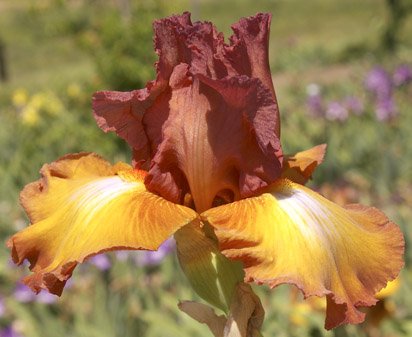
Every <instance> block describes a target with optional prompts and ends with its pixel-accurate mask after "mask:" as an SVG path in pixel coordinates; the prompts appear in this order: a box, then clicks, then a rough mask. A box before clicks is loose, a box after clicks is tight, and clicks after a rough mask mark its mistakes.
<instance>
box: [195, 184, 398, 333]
mask: <svg viewBox="0 0 412 337" xmlns="http://www.w3.org/2000/svg"><path fill="white" fill-rule="evenodd" d="M202 217H203V218H204V220H207V221H208V222H209V223H210V224H211V225H212V226H213V227H214V228H215V229H216V235H217V237H218V239H219V242H220V248H221V250H222V252H223V254H224V255H226V256H227V257H229V258H231V259H234V260H240V261H242V262H243V264H244V268H245V272H246V280H247V281H256V282H258V283H266V284H269V285H270V286H271V287H275V286H277V285H279V284H281V283H291V284H295V285H296V286H297V287H298V288H299V289H301V290H302V292H303V293H304V295H305V297H308V296H313V295H315V296H323V295H326V296H327V317H326V324H325V326H326V328H327V329H331V328H333V327H336V326H338V325H340V324H344V323H359V322H361V321H363V319H364V313H362V312H360V311H359V310H358V307H362V306H371V305H373V304H375V303H376V299H375V297H374V295H375V294H376V293H377V292H378V291H379V290H380V289H381V288H382V287H384V286H385V284H386V283H387V282H388V281H390V280H393V279H394V278H395V277H396V276H397V274H398V273H399V270H400V269H401V267H402V266H403V260H402V255H403V251H404V240H403V236H402V233H401V231H400V230H399V228H398V227H397V226H396V225H395V224H394V223H392V222H390V221H389V220H388V219H387V218H386V216H385V215H384V214H383V213H382V212H380V211H379V210H377V209H375V208H370V207H364V206H360V205H350V206H347V207H345V208H343V207H340V206H338V205H336V204H334V203H332V202H330V201H329V200H327V199H325V198H323V197H322V196H321V195H319V194H317V193H315V192H313V191H312V190H310V189H308V188H306V187H304V186H302V185H298V184H295V183H293V182H291V181H289V180H287V179H282V180H279V182H278V183H277V184H274V185H272V186H271V187H270V188H269V189H267V191H266V192H265V193H263V194H261V195H259V196H257V197H253V198H249V199H244V200H241V201H238V202H234V203H232V204H228V205H223V206H220V207H216V208H213V209H210V210H208V211H206V212H205V213H203V214H202Z"/></svg>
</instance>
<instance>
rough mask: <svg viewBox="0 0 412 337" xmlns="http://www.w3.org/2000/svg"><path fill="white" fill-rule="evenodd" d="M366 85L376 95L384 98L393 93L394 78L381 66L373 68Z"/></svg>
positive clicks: (367, 76)
mask: <svg viewBox="0 0 412 337" xmlns="http://www.w3.org/2000/svg"><path fill="white" fill-rule="evenodd" d="M365 87H366V89H367V90H369V91H370V92H372V93H373V94H374V95H375V96H376V97H378V98H383V97H389V96H391V95H392V80H391V77H390V76H389V74H388V73H387V72H386V71H385V69H383V68H381V67H375V68H373V69H372V70H371V71H370V72H369V73H368V74H367V75H366V79H365Z"/></svg>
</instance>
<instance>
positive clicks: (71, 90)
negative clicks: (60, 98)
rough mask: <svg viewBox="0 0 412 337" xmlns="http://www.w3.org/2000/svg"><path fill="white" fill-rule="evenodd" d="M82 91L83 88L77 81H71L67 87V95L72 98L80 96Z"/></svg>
mask: <svg viewBox="0 0 412 337" xmlns="http://www.w3.org/2000/svg"><path fill="white" fill-rule="evenodd" d="M81 93H82V88H81V86H80V85H79V84H77V83H71V84H69V85H68V87H67V96H69V97H70V98H78V97H79V96H80V95H81Z"/></svg>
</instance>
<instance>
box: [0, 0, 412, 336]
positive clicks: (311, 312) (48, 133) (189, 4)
mask: <svg viewBox="0 0 412 337" xmlns="http://www.w3.org/2000/svg"><path fill="white" fill-rule="evenodd" d="M185 10H189V11H191V12H192V13H193V14H192V18H193V20H194V21H195V20H208V21H213V22H214V23H215V24H216V25H217V27H218V29H219V30H221V31H223V32H224V33H225V36H226V37H228V36H229V35H230V24H231V23H234V22H235V21H237V20H238V19H239V18H240V17H242V16H249V15H252V14H255V13H256V12H260V11H267V12H271V13H272V14H273V19H272V26H271V37H270V63H271V68H272V73H273V78H274V83H275V88H276V91H277V96H278V101H279V104H280V109H281V118H282V144H283V147H284V150H285V152H286V153H293V152H296V151H300V150H304V149H306V148H308V147H310V146H313V145H317V144H320V143H324V142H326V143H328V144H329V147H328V152H327V156H326V160H325V162H324V164H323V165H322V166H321V167H320V168H319V169H318V171H317V172H316V174H315V177H314V179H313V181H312V182H311V186H312V187H313V188H315V189H317V190H319V191H320V192H322V193H323V194H324V195H326V196H327V197H328V198H330V199H332V200H334V201H335V202H338V203H342V204H343V203H350V202H362V203H365V204H368V205H375V206H377V207H379V208H381V209H382V210H384V211H385V212H386V213H387V214H388V215H389V217H390V218H391V219H392V220H394V221H395V222H397V223H398V224H399V225H400V226H401V227H402V230H403V232H404V233H405V237H406V241H407V251H406V267H405V269H404V270H403V272H402V274H401V278H400V281H399V284H398V285H399V287H398V288H397V289H395V290H396V291H392V292H390V295H389V296H386V297H385V298H384V299H383V301H382V302H381V304H380V305H379V307H378V309H376V310H375V311H373V312H370V314H369V316H368V320H367V322H366V323H365V324H363V325H360V326H348V327H343V328H339V329H336V330H334V331H332V332H326V331H325V330H324V329H323V322H324V313H323V303H318V302H316V303H309V304H308V303H307V302H302V299H301V297H300V296H297V295H296V293H295V292H294V291H291V290H290V288H289V287H287V286H281V287H279V288H277V289H275V290H272V291H269V290H268V289H265V288H259V289H258V290H257V291H258V292H259V293H260V295H261V298H262V302H263V304H264V306H265V309H266V321H265V324H264V330H263V331H264V336H267V337H268V336H277V337H282V336H285V337H286V336H338V337H339V336H371V337H379V336H412V285H411V282H412V268H411V259H412V250H410V249H408V244H409V242H411V239H412V230H411V228H410V221H411V220H412V207H411V206H412V83H411V82H412V70H411V67H412V38H411V36H412V13H411V12H412V1H409V0H404V1H399V0H386V1H385V0H362V1H359V0H345V1H338V0H336V1H332V0H313V1H298V0H289V1H287V0H271V1H270V0H253V1H250V0H224V1H222V0H197V1H196V0H192V1H189V0H176V1H151V0H147V1H146V0H140V1H139V0H136V1H132V0H117V1H115V0H112V1H103V0H88V1H87V0H71V1H63V0H38V1H34V0H33V1H28V0H18V1H15V0H0V126H1V131H0V178H1V179H0V237H1V240H2V242H5V240H6V238H7V237H8V236H10V235H11V234H12V233H14V232H15V231H16V230H19V229H21V228H23V227H24V226H26V224H27V219H26V218H25V215H24V214H23V212H22V210H21V208H20V206H19V204H18V195H19V191H20V190H21V189H22V187H23V186H24V185H25V184H27V183H29V182H31V181H33V180H35V179H38V170H39V169H40V167H41V165H42V164H43V163H45V162H51V161H53V160H55V159H56V158H58V157H59V156H62V155H64V154H66V153H69V152H78V151H93V152H97V153H99V154H101V155H103V156H104V157H106V158H108V159H109V160H111V161H118V160H125V161H127V160H129V158H130V153H129V150H128V147H127V146H126V145H125V144H124V142H123V141H122V140H120V139H119V138H117V137H116V136H114V135H113V134H108V135H105V134H104V133H103V132H102V131H101V130H100V129H99V128H98V127H97V126H96V125H95V122H94V120H93V118H92V114H91V95H92V94H93V92H94V91H97V90H103V89H117V90H131V89H135V88H141V87H143V86H144V84H145V82H146V81H148V80H151V79H153V78H154V69H153V63H154V61H155V59H156V58H155V54H154V52H153V47H152V27H151V23H152V20H153V19H155V18H161V17H164V16H167V15H170V14H172V13H181V12H183V11H185ZM0 247H1V248H0V259H1V263H0V334H1V337H3V336H8V337H10V336H14V337H16V336H27V337H55V336H73V337H74V336H76V337H77V336H79V337H80V336H82V337H83V336H84V337H93V336H96V337H97V336H99V337H105V336H125V337H128V336H139V337H140V336H142V337H186V336H210V334H209V332H208V330H207V329H206V328H205V327H204V326H202V325H200V324H199V323H197V322H194V321H191V320H190V319H189V318H187V317H186V316H185V315H184V314H183V313H180V312H178V310H177V306H176V304H177V300H178V299H182V300H183V299H197V297H196V295H195V294H194V293H193V292H192V291H191V290H190V288H189V286H188V282H187V280H186V279H185V278H184V276H183V275H182V274H181V272H180V270H179V267H178V263H177V261H176V259H175V257H174V254H165V257H164V258H163V260H162V261H161V263H157V262H158V261H157V260H156V261H155V262H153V261H152V262H150V263H146V262H144V261H145V259H149V260H150V259H152V257H150V256H149V257H148V256H145V255H142V254H141V253H131V254H128V255H127V254H123V255H119V254H117V255H116V254H108V255H107V256H105V257H104V258H103V260H99V261H94V262H93V263H87V264H85V265H84V266H82V268H78V269H77V270H76V271H75V273H74V276H73V278H72V279H73V280H72V282H71V283H70V285H69V287H68V288H67V289H66V290H65V292H64V294H63V296H62V297H61V298H60V299H59V300H56V298H54V297H49V296H47V295H46V294H42V295H43V296H39V297H36V298H33V297H32V296H31V294H30V293H28V292H27V289H25V288H23V287H22V286H21V285H18V280H20V279H21V277H22V276H23V275H24V274H25V273H27V270H25V269H27V268H17V267H14V266H13V265H12V264H11V263H10V259H9V252H8V251H7V249H6V248H5V245H1V246H0ZM139 254H140V255H139ZM142 261H143V262H142ZM109 266H110V268H108V267H109ZM395 288H396V287H395ZM381 318H382V319H381Z"/></svg>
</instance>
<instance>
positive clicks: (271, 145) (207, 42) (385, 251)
mask: <svg viewBox="0 0 412 337" xmlns="http://www.w3.org/2000/svg"><path fill="white" fill-rule="evenodd" d="M269 25H270V15H268V14H257V15H256V16H253V17H249V18H244V19H241V20H240V21H239V22H238V23H236V24H234V25H233V26H232V29H233V31H234V33H233V35H232V36H231V37H230V40H229V41H230V42H229V44H226V43H225V42H224V39H223V35H222V34H221V33H219V32H218V31H217V30H216V28H215V27H214V26H213V25H212V24H211V23H208V22H196V23H192V22H191V20H190V15H189V14H188V13H184V14H183V15H180V16H172V17H169V18H166V19H163V20H159V21H156V22H155V23H154V30H155V40H154V43H155V49H156V52H157V54H158V56H159V60H158V62H157V63H156V70H157V76H156V79H155V80H154V81H151V82H149V83H148V84H147V85H146V87H145V88H144V89H140V90H134V91H131V92H113V91H102V92H97V93H96V94H95V95H94V97H93V110H94V115H95V118H96V121H97V123H98V125H99V127H100V128H102V129H103V130H104V131H105V132H108V131H114V132H116V133H117V135H119V136H120V137H121V138H123V139H124V140H125V141H127V142H128V144H129V145H130V146H131V148H132V150H133V163H132V166H130V165H127V164H125V163H118V164H115V165H111V164H110V163H108V162H107V161H105V160H104V159H102V158H101V157H99V156H98V155H96V154H93V153H78V154H70V155H66V156H64V157H62V158H60V159H58V160H57V161H55V162H53V163H51V164H46V165H44V166H43V168H42V169H41V175H42V178H41V179H40V180H39V181H36V182H34V183H31V184H29V185H27V186H26V187H25V188H24V190H23V191H22V193H21V203H22V205H23V207H24V208H25V210H26V212H27V214H28V216H29V218H30V221H31V225H30V226H28V227H27V228H26V229H24V230H22V231H21V232H18V233H17V234H15V235H14V236H13V237H12V238H11V239H10V240H9V242H8V245H9V247H10V248H11V249H12V256H13V260H14V262H16V263H19V264H21V263H22V262H23V261H24V260H25V259H27V260H29V261H30V263H31V266H30V269H31V271H32V272H33V273H32V274H31V275H30V276H28V277H27V278H26V279H25V280H24V282H25V283H26V284H27V285H28V286H30V287H31V288H32V289H33V290H34V291H35V292H39V291H40V290H41V289H48V290H49V291H50V292H52V293H54V294H57V295H60V294H61V292H62V290H63V287H64V285H65V283H66V281H67V280H68V278H69V277H70V276H71V275H72V272H73V270H74V268H75V267H76V265H77V264H78V263H81V262H83V261H84V260H85V259H87V258H89V257H91V256H94V255H96V254H99V253H102V252H106V251H110V250H118V249H145V250H156V249H157V248H158V247H159V246H160V244H161V243H162V242H164V241H165V240H166V239H167V238H168V237H169V236H171V235H173V234H174V233H176V231H178V230H179V229H183V228H194V229H198V228H203V227H208V228H210V229H211V231H212V232H213V236H214V237H215V239H216V242H217V245H218V248H219V250H220V252H221V253H222V254H223V255H225V256H226V257H227V258H229V259H230V260H234V261H240V262H241V263H242V266H243V269H244V272H245V281H247V282H252V281H253V282H256V283H258V284H267V285H269V286H270V287H276V286H277V285H279V284H282V283H289V284H293V285H296V286H297V287H298V288H299V289H300V290H301V291H302V292H303V294H304V296H305V297H309V296H326V297H327V314H326V328H328V329H329V328H333V327H335V326H338V325H340V324H343V323H359V322H361V321H363V319H364V314H363V313H362V312H361V311H359V310H358V308H359V307H363V306H371V305H373V304H375V302H376V299H375V297H374V295H375V294H376V293H377V292H378V291H379V290H380V289H381V288H383V287H384V286H385V285H386V283H387V282H388V281H390V280H393V279H394V278H395V277H396V276H397V275H398V273H399V271H400V269H401V267H402V266H403V258H402V257H403V251H404V240H403V236H402V234H401V232H400V230H399V228H398V227H397V226H396V225H395V224H394V223H392V222H390V221H389V220H388V219H387V217H386V216H385V215H384V214H383V213H382V212H380V211H379V210H377V209H375V208H370V207H366V206H361V205H349V206H345V207H341V206H338V205H337V204H334V203H332V202H331V201H328V200H327V199H325V198H324V197H322V196H321V195H320V194H318V193H316V192H314V191H312V190H310V189H309V188H307V187H305V186H304V184H305V183H306V181H307V180H308V179H309V178H310V177H311V175H312V173H313V172H314V170H315V168H316V167H317V165H319V164H320V163H321V162H322V160H323V156H324V152H325V148H326V146H325V145H320V146H317V147H315V148H312V149H310V150H307V151H303V152H300V153H297V154H296V155H293V156H287V155H284V154H283V152H282V148H281V143H280V119H279V110H278V104H277V100H276V95H275V91H274V87H273V83H272V78H271V74H270V69H269V62H268V41H269ZM296 136H298V135H296ZM187 233H189V234H186V235H180V236H176V237H177V245H178V246H179V244H182V243H183V244H184V240H187V241H186V242H190V241H191V237H190V231H188V232H187ZM179 241H181V242H179Z"/></svg>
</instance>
